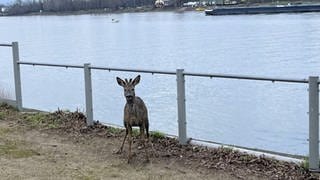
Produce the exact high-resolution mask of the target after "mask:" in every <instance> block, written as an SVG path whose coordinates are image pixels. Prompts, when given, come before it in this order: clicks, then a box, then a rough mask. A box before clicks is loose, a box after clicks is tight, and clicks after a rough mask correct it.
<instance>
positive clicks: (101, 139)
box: [0, 106, 318, 180]
mask: <svg viewBox="0 0 320 180" xmlns="http://www.w3.org/2000/svg"><path fill="white" fill-rule="evenodd" d="M123 137H124V131H123V130H121V129H115V128H112V127H107V126H103V125H101V124H99V123H96V124H95V125H94V126H93V127H86V124H85V116H84V115H83V114H82V113H79V112H62V111H57V112H54V113H49V114H44V113H19V112H17V111H15V110H14V109H12V108H10V107H8V106H1V107H0V174H1V179H88V180H91V179H227V180H228V179H317V178H318V177H317V176H316V175H312V174H311V173H310V172H308V171H307V170H305V169H304V168H302V167H301V166H299V165H296V164H293V163H287V162H281V161H277V160H273V159H268V158H265V157H255V156H251V155H248V154H243V153H240V152H237V151H233V150H231V149H226V148H217V149H209V148H206V147H201V146H192V145H185V146H181V145H179V144H178V142H177V141H176V140H175V139H172V138H167V137H158V136H153V137H151V138H150V146H149V148H148V151H149V154H150V155H151V157H150V161H151V162H148V163H147V162H145V151H144V149H141V145H140V143H139V139H138V138H137V137H136V138H134V143H133V148H132V150H133V153H134V156H133V159H132V162H131V163H130V164H128V163H127V156H126V155H127V152H126V149H127V146H125V148H124V150H125V151H124V152H123V153H122V154H116V153H114V152H115V151H117V150H118V148H119V147H120V145H121V143H122V138H123Z"/></svg>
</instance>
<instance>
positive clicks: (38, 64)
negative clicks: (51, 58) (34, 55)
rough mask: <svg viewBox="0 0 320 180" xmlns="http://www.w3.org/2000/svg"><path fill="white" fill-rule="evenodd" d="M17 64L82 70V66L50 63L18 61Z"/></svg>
mask: <svg viewBox="0 0 320 180" xmlns="http://www.w3.org/2000/svg"><path fill="white" fill-rule="evenodd" d="M18 64H22V65H31V66H49V67H64V68H80V69H81V68H84V66H79V65H71V64H50V63H35V62H26V61H18Z"/></svg>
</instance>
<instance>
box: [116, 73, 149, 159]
mask: <svg viewBox="0 0 320 180" xmlns="http://www.w3.org/2000/svg"><path fill="white" fill-rule="evenodd" d="M117 82H118V84H119V85H120V86H122V87H123V89H124V96H125V98H126V101H127V102H126V105H125V107H124V116H123V123H124V127H125V128H126V135H125V137H124V139H123V142H122V145H121V147H120V149H119V151H118V152H119V153H121V152H122V150H123V146H124V143H125V141H126V138H127V136H128V142H129V152H128V163H129V162H130V161H131V158H132V157H131V144H132V127H133V126H138V127H139V128H140V138H141V139H142V143H143V146H144V149H145V152H146V156H147V161H148V160H149V155H148V151H147V148H146V145H145V143H146V139H145V138H146V137H145V135H146V136H147V141H148V139H149V120H148V110H147V107H146V105H145V104H144V102H143V100H142V99H141V98H140V97H138V96H136V95H135V91H134V87H135V86H136V85H137V84H138V83H139V82H140V75H138V76H137V77H136V78H135V79H134V80H132V79H130V80H127V79H125V80H122V79H120V78H119V77H117Z"/></svg>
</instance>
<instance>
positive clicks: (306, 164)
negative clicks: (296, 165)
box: [300, 157, 309, 170]
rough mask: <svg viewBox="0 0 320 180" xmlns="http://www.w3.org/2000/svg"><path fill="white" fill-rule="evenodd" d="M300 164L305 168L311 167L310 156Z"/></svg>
mask: <svg viewBox="0 0 320 180" xmlns="http://www.w3.org/2000/svg"><path fill="white" fill-rule="evenodd" d="M300 166H301V167H302V168H303V169H304V170H308V169H309V158H308V157H306V158H304V160H303V161H302V162H301V164H300Z"/></svg>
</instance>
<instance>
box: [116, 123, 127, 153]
mask: <svg viewBox="0 0 320 180" xmlns="http://www.w3.org/2000/svg"><path fill="white" fill-rule="evenodd" d="M127 135H128V128H126V135H125V136H124V139H123V141H122V145H121V147H120V149H119V151H117V154H120V153H122V150H123V146H124V142H125V141H126V138H127Z"/></svg>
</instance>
